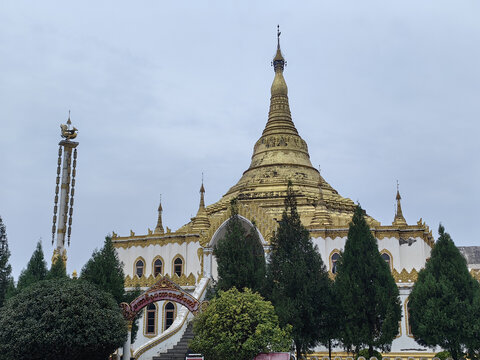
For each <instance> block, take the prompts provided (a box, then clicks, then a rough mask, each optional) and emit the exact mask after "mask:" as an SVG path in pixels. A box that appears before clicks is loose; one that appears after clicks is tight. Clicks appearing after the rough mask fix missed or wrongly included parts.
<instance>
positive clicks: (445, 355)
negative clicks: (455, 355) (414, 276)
mask: <svg viewBox="0 0 480 360" xmlns="http://www.w3.org/2000/svg"><path fill="white" fill-rule="evenodd" d="M435 357H438V358H439V359H440V360H447V359H448V358H451V357H452V355H450V353H449V352H448V351H440V352H439V353H436V354H435Z"/></svg>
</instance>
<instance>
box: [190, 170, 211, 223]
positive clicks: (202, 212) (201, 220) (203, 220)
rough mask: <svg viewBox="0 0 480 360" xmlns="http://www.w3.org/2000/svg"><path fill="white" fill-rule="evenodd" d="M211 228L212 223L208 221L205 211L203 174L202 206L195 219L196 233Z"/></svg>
mask: <svg viewBox="0 0 480 360" xmlns="http://www.w3.org/2000/svg"><path fill="white" fill-rule="evenodd" d="M209 227H210V221H209V220H208V214H207V210H206V209H205V187H204V186H203V174H202V186H201V187H200V205H199V207H198V211H197V215H196V216H195V217H194V218H193V227H192V229H193V230H194V231H200V230H206V229H208V228H209Z"/></svg>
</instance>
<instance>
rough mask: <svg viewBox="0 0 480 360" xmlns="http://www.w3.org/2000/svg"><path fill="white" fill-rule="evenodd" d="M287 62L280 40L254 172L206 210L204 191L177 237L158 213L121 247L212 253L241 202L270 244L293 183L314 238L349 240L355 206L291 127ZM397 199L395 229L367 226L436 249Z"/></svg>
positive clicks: (118, 244)
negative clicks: (193, 247) (182, 247)
mask: <svg viewBox="0 0 480 360" xmlns="http://www.w3.org/2000/svg"><path fill="white" fill-rule="evenodd" d="M285 63H286V62H285V59H284V57H283V54H282V51H281V49H280V39H279V37H278V43H277V51H276V54H275V57H274V59H273V62H272V65H273V68H274V72H275V76H274V79H273V83H272V86H271V98H270V110H269V113H268V120H267V123H266V126H265V129H264V130H263V133H262V135H261V136H260V138H259V139H258V141H257V142H256V143H255V146H254V148H253V155H252V160H251V163H250V166H249V168H248V169H247V170H245V171H244V172H243V175H242V177H241V178H240V180H239V181H238V182H237V183H236V184H235V185H234V186H232V187H231V188H230V189H229V190H228V191H227V193H226V194H225V195H224V196H223V197H222V198H221V199H220V200H218V201H217V202H215V203H213V204H211V205H208V206H206V205H205V197H204V194H205V188H204V185H203V183H202V186H201V189H200V194H201V196H200V205H199V209H198V212H197V215H196V216H195V217H193V218H192V219H191V220H190V221H189V222H188V223H187V224H185V225H183V226H181V227H180V228H179V229H177V230H176V231H171V230H170V229H169V228H167V231H166V232H165V233H164V231H163V226H162V219H161V212H162V209H161V205H160V207H159V217H158V223H157V226H156V228H155V231H152V230H150V229H149V230H148V234H146V235H135V233H134V232H133V231H131V232H130V236H126V237H119V236H118V235H117V234H116V233H113V240H114V243H115V246H116V247H122V248H125V249H126V248H129V247H132V246H148V245H149V244H158V245H162V244H164V243H166V242H169V243H172V242H175V243H179V244H181V243H183V242H187V243H188V242H192V241H198V242H199V243H200V245H201V247H208V246H209V244H210V242H211V239H212V237H213V235H214V233H215V232H216V231H217V230H218V229H219V228H220V226H221V225H222V224H223V223H225V221H226V220H227V219H228V218H229V216H230V202H231V200H232V199H234V198H236V199H237V204H238V212H239V214H240V215H241V216H243V217H245V218H246V219H248V220H250V221H252V222H254V223H255V225H256V226H257V228H258V230H259V231H260V233H261V234H262V236H263V238H264V239H265V241H267V242H269V241H270V240H271V237H272V236H273V234H274V232H275V230H276V228H277V226H278V221H279V220H280V218H281V215H282V212H283V210H284V199H285V196H286V192H287V184H288V182H289V181H291V182H292V185H293V190H294V192H295V194H296V195H297V204H298V207H297V208H298V212H299V214H300V218H301V220H302V223H303V224H304V225H305V226H306V227H307V229H308V230H309V231H310V232H311V234H312V236H314V237H317V238H318V237H321V238H324V239H326V238H331V239H334V238H336V237H345V236H346V235H347V233H348V227H349V222H350V220H351V218H352V215H353V211H354V208H355V203H354V202H353V201H352V200H351V199H349V198H345V197H342V196H341V195H339V194H338V192H337V191H336V190H335V189H334V188H333V187H332V186H331V185H330V184H329V183H328V182H327V181H325V179H324V178H323V177H322V176H321V174H320V172H319V171H318V170H317V169H316V168H314V167H313V166H312V163H311V161H310V154H309V152H308V146H307V143H306V142H305V140H303V139H302V138H301V136H300V135H299V133H298V131H297V129H296V127H295V124H294V123H293V121H292V115H291V112H290V105H289V101H288V87H287V83H286V81H285V78H284V76H283V72H284V69H285ZM399 197H400V195H399V194H398V195H397V204H398V209H397V214H396V216H395V219H394V222H393V223H392V225H387V226H382V225H380V222H378V221H377V220H375V219H374V218H372V217H370V216H368V215H367V222H368V223H369V225H370V228H371V230H372V232H373V234H374V235H375V236H376V237H377V238H378V239H382V238H384V237H397V238H404V237H411V236H420V237H421V238H423V239H424V241H426V242H427V243H429V244H433V236H432V235H431V231H430V229H429V228H428V226H426V225H425V223H424V222H422V220H421V219H420V221H419V222H417V224H416V225H407V223H406V221H405V219H404V218H403V214H402V212H401V206H400V199H399Z"/></svg>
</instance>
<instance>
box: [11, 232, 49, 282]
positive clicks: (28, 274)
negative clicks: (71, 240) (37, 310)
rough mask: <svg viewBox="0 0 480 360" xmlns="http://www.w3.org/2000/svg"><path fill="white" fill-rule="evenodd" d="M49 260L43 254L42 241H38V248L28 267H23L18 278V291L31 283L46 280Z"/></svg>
mask: <svg viewBox="0 0 480 360" xmlns="http://www.w3.org/2000/svg"><path fill="white" fill-rule="evenodd" d="M47 273H48V270H47V262H46V261H45V257H44V256H43V249H42V243H41V242H40V241H39V242H38V243H37V248H36V249H35V251H34V252H33V254H32V257H31V258H30V261H29V262H28V264H27V268H26V269H23V270H22V272H21V273H20V276H19V278H18V284H17V291H21V290H23V289H25V288H27V287H29V286H30V285H33V284H35V283H37V282H39V281H42V280H45V279H46V277H47Z"/></svg>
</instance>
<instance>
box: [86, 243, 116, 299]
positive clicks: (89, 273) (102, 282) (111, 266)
mask: <svg viewBox="0 0 480 360" xmlns="http://www.w3.org/2000/svg"><path fill="white" fill-rule="evenodd" d="M80 279H82V280H86V281H89V282H91V283H92V284H95V285H97V286H98V287H99V288H100V289H102V290H103V291H106V292H108V293H110V294H111V295H112V296H113V298H114V299H115V300H116V301H117V303H121V302H122V301H124V296H125V290H124V279H125V274H124V273H123V265H122V263H121V262H120V260H119V259H118V255H117V252H116V251H115V248H114V247H113V243H112V239H111V237H110V236H107V237H105V242H104V244H103V247H102V248H101V249H100V250H95V251H94V252H93V254H92V257H91V258H90V259H89V260H88V261H87V263H86V264H85V265H84V266H83V268H82V272H81V274H80Z"/></svg>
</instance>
